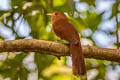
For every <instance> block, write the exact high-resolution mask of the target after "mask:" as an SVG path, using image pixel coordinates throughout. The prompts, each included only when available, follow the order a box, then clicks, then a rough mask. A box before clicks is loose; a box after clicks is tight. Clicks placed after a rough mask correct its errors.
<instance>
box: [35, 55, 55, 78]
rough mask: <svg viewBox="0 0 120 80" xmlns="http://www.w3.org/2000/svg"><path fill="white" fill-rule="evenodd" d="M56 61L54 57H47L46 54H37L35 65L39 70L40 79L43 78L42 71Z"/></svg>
mask: <svg viewBox="0 0 120 80" xmlns="http://www.w3.org/2000/svg"><path fill="white" fill-rule="evenodd" d="M53 60H54V57H53V56H51V55H45V54H38V53H36V54H35V63H36V65H37V68H38V72H39V73H38V74H39V78H40V77H42V71H43V70H44V69H45V68H47V67H48V66H50V65H51V64H52V62H53Z"/></svg>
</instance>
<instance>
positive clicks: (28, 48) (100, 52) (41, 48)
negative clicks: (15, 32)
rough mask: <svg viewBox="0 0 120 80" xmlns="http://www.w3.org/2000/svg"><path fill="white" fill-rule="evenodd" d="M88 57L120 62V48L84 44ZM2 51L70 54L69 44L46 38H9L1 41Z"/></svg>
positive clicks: (57, 54)
mask: <svg viewBox="0 0 120 80" xmlns="http://www.w3.org/2000/svg"><path fill="white" fill-rule="evenodd" d="M82 49H83V53H84V55H85V57H86V58H94V59H101V60H108V61H115V62H120V50H117V49H105V48H97V47H94V46H82ZM0 52H36V53H41V54H50V55H54V56H70V54H69V46H67V45H64V44H61V43H57V42H52V41H45V40H35V39H33V40H30V39H21V40H8V41H0Z"/></svg>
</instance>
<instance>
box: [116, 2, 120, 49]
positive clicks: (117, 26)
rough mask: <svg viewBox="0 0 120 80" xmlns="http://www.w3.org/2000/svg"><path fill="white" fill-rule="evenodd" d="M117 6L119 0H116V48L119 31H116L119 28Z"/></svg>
mask: <svg viewBox="0 0 120 80" xmlns="http://www.w3.org/2000/svg"><path fill="white" fill-rule="evenodd" d="M118 6H119V0H117V1H116V16H115V17H116V28H117V29H116V38H117V49H119V32H118V29H119V25H118V15H117V14H118Z"/></svg>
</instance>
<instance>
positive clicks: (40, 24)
mask: <svg viewBox="0 0 120 80" xmlns="http://www.w3.org/2000/svg"><path fill="white" fill-rule="evenodd" d="M77 3H84V4H85V5H87V9H85V10H79V9H77V8H79V7H78V6H76V4H77ZM9 5H10V8H9V9H8V10H4V9H2V10H0V28H5V29H4V30H5V31H7V32H6V33H5V32H4V31H3V33H2V31H1V32H0V40H5V39H13V38H12V37H14V39H20V38H22V39H24V38H32V39H42V40H50V41H55V40H57V39H58V38H57V37H56V36H55V34H54V33H53V31H52V30H51V23H50V18H49V17H48V16H47V15H46V14H47V13H48V12H53V11H61V12H65V13H66V14H67V16H68V18H69V20H70V21H71V23H73V24H74V25H75V26H76V28H77V29H78V31H79V32H80V33H81V37H82V39H86V40H87V41H88V42H89V43H90V42H92V43H93V44H92V45H94V46H98V47H99V46H100V45H96V44H97V41H95V40H94V34H95V33H96V32H97V31H99V30H100V28H99V25H100V24H101V23H102V22H103V21H104V20H103V16H104V15H105V11H103V12H101V13H98V12H97V11H96V9H97V8H96V7H97V4H96V1H95V0H10V3H9ZM85 5H84V6H85ZM84 6H82V7H84ZM111 6H112V9H111V12H112V14H111V15H110V16H109V18H108V20H111V19H113V18H114V17H115V16H116V14H117V13H116V3H113V5H111ZM119 12H120V11H119ZM1 24H2V25H3V26H2V27H1ZM21 27H22V28H21ZM26 29H27V30H29V32H27V31H25V30H26ZM87 29H89V31H90V33H88V34H87V35H88V36H85V35H84V34H83V32H84V31H85V30H87ZM101 30H102V29H101ZM9 32H11V33H9ZM103 32H108V33H105V34H106V35H108V34H109V35H111V36H115V35H114V34H110V31H109V30H106V31H105V30H103ZM111 32H113V33H114V32H115V30H114V31H111ZM26 33H27V34H28V35H25V34H26ZM9 34H11V35H9ZM21 34H23V35H21ZM89 34H90V35H89ZM6 35H7V36H6ZM115 43H116V42H114V43H113V44H112V46H113V45H114V46H115ZM7 54H8V55H7V58H6V59H5V60H1V61H0V75H1V76H2V77H3V78H4V79H5V78H10V79H11V80H18V79H19V80H27V79H28V77H29V76H28V75H29V74H30V73H33V72H36V73H37V75H38V76H37V77H38V78H39V79H40V80H41V79H43V80H61V79H62V80H70V78H71V77H72V75H71V74H72V72H71V69H70V68H69V67H68V65H67V64H68V63H67V60H68V59H67V57H65V58H64V59H62V60H60V61H58V60H56V57H54V56H52V55H45V54H44V55H43V54H39V53H36V54H34V61H33V62H32V63H33V64H35V65H36V67H35V69H33V67H32V70H31V69H29V68H28V67H26V66H25V64H24V59H25V58H26V57H28V56H30V55H29V54H26V53H25V52H24V53H23V52H21V53H14V54H15V55H14V57H12V58H11V57H10V58H9V53H7ZM30 59H31V58H30ZM30 59H29V60H30ZM94 62H95V63H93V61H92V60H86V66H87V70H88V73H89V71H90V70H94V69H95V70H96V72H97V71H98V74H97V75H96V76H95V77H94V78H93V80H99V79H101V80H104V79H105V77H106V74H107V69H106V68H107V67H108V66H113V65H114V63H113V64H112V65H111V64H108V63H109V62H108V63H107V65H106V64H105V61H100V60H94ZM28 64H29V63H28ZM55 66H57V67H55ZM49 68H50V69H49ZM46 69H48V71H46ZM53 69H55V70H53ZM45 71H46V75H48V76H49V77H48V76H45V73H44V72H45ZM49 72H50V73H49ZM90 73H91V72H90Z"/></svg>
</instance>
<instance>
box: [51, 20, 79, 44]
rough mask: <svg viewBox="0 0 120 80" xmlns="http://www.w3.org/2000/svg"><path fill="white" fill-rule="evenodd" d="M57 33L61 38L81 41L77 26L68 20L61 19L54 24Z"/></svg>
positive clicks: (73, 41)
mask: <svg viewBox="0 0 120 80" xmlns="http://www.w3.org/2000/svg"><path fill="white" fill-rule="evenodd" d="M53 30H54V32H55V34H56V35H57V36H58V37H60V38H61V39H65V40H67V41H69V42H71V43H73V44H77V43H78V42H79V34H78V32H77V30H76V28H75V27H74V26H73V25H72V24H71V23H69V22H68V21H66V20H59V21H56V22H55V23H54V24H53Z"/></svg>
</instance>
